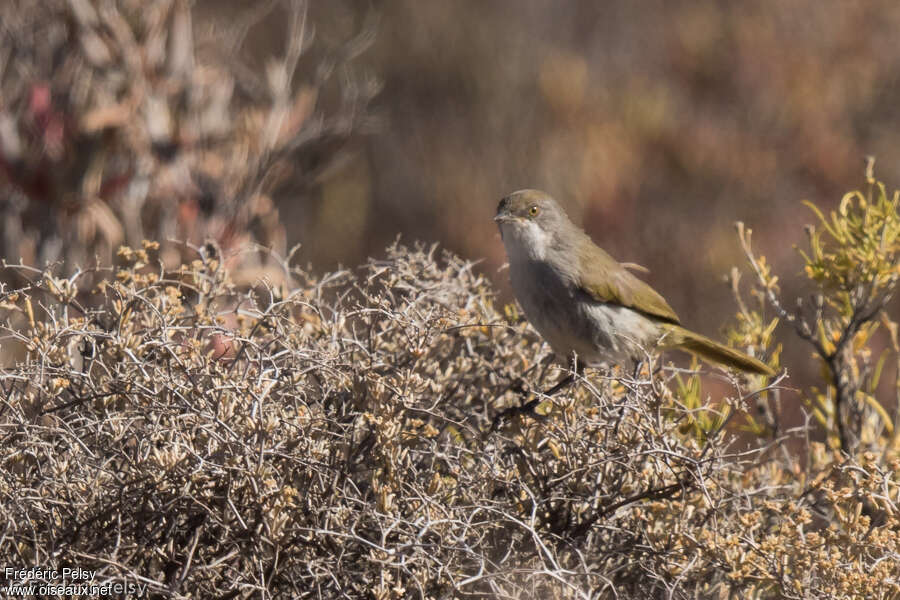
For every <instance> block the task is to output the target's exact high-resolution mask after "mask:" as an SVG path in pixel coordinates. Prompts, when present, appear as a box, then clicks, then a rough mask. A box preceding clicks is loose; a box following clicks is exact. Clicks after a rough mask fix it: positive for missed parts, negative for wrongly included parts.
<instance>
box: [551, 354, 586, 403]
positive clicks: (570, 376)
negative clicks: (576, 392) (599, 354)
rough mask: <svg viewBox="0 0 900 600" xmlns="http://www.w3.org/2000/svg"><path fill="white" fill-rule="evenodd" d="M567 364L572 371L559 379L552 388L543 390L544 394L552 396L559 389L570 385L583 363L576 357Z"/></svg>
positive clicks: (582, 367) (581, 368)
mask: <svg viewBox="0 0 900 600" xmlns="http://www.w3.org/2000/svg"><path fill="white" fill-rule="evenodd" d="M569 365H570V368H571V369H572V372H571V373H569V374H568V375H566V376H565V377H563V378H562V379H561V380H559V381H558V382H557V383H556V384H555V385H554V386H553V387H552V388H550V389H549V390H547V391H546V392H544V394H543V395H544V396H553V395H555V394H556V393H557V392H559V391H560V390H562V389H565V388H567V387H569V386H570V385H572V382H573V381H575V376H576V375H579V374H580V373H581V371H582V370H583V369H584V365H582V364H581V363H580V362H579V361H578V359H577V358H573V359H572V361H571V362H570V363H569Z"/></svg>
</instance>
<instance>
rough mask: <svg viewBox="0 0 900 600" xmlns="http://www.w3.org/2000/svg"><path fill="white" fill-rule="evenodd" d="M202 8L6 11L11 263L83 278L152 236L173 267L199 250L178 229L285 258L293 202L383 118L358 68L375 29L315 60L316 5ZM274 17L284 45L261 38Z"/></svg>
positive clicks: (143, 5)
mask: <svg viewBox="0 0 900 600" xmlns="http://www.w3.org/2000/svg"><path fill="white" fill-rule="evenodd" d="M193 4H194V3H193V2H192V1H190V0H155V1H153V2H144V1H143V0H115V1H110V2H107V1H98V0H36V1H31V0H10V1H8V2H3V3H0V22H2V25H0V210H2V213H3V215H4V218H5V221H4V224H3V229H2V235H0V255H2V256H4V257H10V258H12V259H13V260H19V259H21V260H22V261H23V262H24V263H26V264H29V265H45V264H47V263H52V262H57V261H59V262H65V268H67V269H69V272H72V271H74V270H75V267H76V266H78V265H80V266H82V267H85V266H88V265H92V264H94V263H95V261H97V260H98V259H99V262H100V264H104V265H107V264H109V263H110V261H111V259H112V258H113V254H114V253H115V251H116V249H117V248H118V247H119V246H120V245H121V244H127V245H131V246H139V245H140V243H141V241H142V240H143V239H155V240H159V241H160V243H161V244H162V249H161V255H162V257H163V259H164V260H165V262H166V264H167V265H168V266H169V267H176V266H177V265H178V264H180V262H181V261H182V260H183V259H184V257H183V256H182V255H181V250H182V246H181V245H179V244H177V243H174V242H173V241H172V240H173V239H178V240H187V241H189V242H193V243H196V244H200V243H202V242H203V241H204V240H205V239H208V238H213V239H215V240H217V242H218V243H219V244H220V245H221V246H222V247H223V248H226V249H227V248H243V247H245V246H246V245H247V244H248V243H251V242H255V243H259V244H262V245H265V246H267V247H270V248H275V249H276V250H277V251H278V252H280V253H282V254H283V253H284V252H285V251H286V248H285V245H286V242H285V239H286V233H285V230H284V224H283V223H282V222H281V220H280V218H279V213H278V210H277V209H276V204H277V203H278V201H279V200H283V199H284V197H285V196H288V197H290V198H291V199H295V198H296V197H297V196H298V195H302V193H303V192H304V191H305V190H308V189H309V188H311V187H312V186H314V185H315V184H316V181H317V178H319V177H321V176H322V174H323V173H324V171H325V170H326V169H328V168H329V167H331V166H333V164H334V162H335V160H336V158H338V157H339V156H340V150H341V148H342V146H343V145H344V144H345V143H346V141H347V140H348V139H350V138H351V136H352V135H353V134H355V133H356V131H357V129H359V128H360V127H362V126H364V124H365V122H366V107H367V104H368V102H369V100H370V99H371V98H372V96H373V95H374V93H375V92H376V91H377V88H376V86H374V85H373V84H372V82H370V81H368V80H365V79H362V78H360V77H357V76H356V75H355V74H354V73H353V72H351V71H350V70H349V68H346V67H347V66H348V64H349V63H350V62H351V61H352V60H353V59H354V58H355V57H356V56H358V55H359V54H360V53H361V52H362V51H363V50H364V49H365V47H366V45H367V44H368V42H369V41H370V39H371V28H369V29H365V30H364V31H362V32H361V33H360V35H359V37H358V38H357V39H354V40H351V42H349V43H348V44H347V45H346V46H345V47H340V48H334V49H333V50H332V51H330V52H328V51H326V50H323V49H321V48H319V47H318V46H316V47H315V50H316V53H312V50H313V37H314V36H313V31H314V26H313V24H312V23H310V22H309V19H308V18H307V3H306V2H305V0H283V1H275V2H266V3H256V2H253V3H249V4H248V3H244V4H243V8H242V10H238V9H234V8H232V7H230V5H229V6H224V7H222V6H220V7H219V8H220V9H223V10H226V14H225V15H224V16H221V15H217V16H218V17H219V18H217V19H213V18H207V19H205V20H204V21H203V22H202V23H200V24H197V25H195V23H194V12H195V9H194V6H193ZM208 12H210V13H217V12H218V11H216V10H215V9H210V10H208ZM266 19H268V20H269V21H274V22H275V25H273V26H271V27H270V28H268V29H267V30H266V34H267V40H268V41H270V42H271V43H272V46H273V47H276V48H278V50H277V51H272V52H269V53H268V54H267V53H266V52H264V51H262V50H258V49H256V48H254V47H253V45H252V44H249V43H247V42H246V40H247V38H248V37H249V36H250V35H251V34H255V33H256V27H257V25H258V24H259V23H260V22H261V21H264V20H266ZM314 57H317V58H314ZM324 96H328V97H329V98H330V97H336V98H338V100H327V101H322V97H324ZM241 258H242V259H243V260H244V263H245V264H246V265H247V266H248V268H250V267H252V268H253V269H256V270H258V269H259V268H261V267H260V265H259V261H258V258H259V257H258V256H257V255H254V254H251V253H245V254H242V255H241ZM265 266H268V265H265ZM251 270H252V269H251ZM239 275H240V273H236V274H235V276H236V277H237V276H239ZM248 277H251V278H252V276H248Z"/></svg>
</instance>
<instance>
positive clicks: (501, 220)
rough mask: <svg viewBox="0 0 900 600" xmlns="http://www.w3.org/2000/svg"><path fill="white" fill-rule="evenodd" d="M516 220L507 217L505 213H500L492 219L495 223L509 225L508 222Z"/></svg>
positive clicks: (512, 217)
mask: <svg viewBox="0 0 900 600" xmlns="http://www.w3.org/2000/svg"><path fill="white" fill-rule="evenodd" d="M515 220H516V218H515V217H514V216H512V215H508V214H506V213H500V214H498V215H497V216H495V217H494V222H495V223H509V222H510V221H515Z"/></svg>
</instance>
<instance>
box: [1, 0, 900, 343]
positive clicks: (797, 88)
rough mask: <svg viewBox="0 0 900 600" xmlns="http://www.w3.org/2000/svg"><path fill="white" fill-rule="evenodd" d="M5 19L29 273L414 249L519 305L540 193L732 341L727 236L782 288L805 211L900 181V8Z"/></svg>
mask: <svg viewBox="0 0 900 600" xmlns="http://www.w3.org/2000/svg"><path fill="white" fill-rule="evenodd" d="M110 6H115V7H118V8H117V10H118V11H119V12H120V13H121V14H120V15H118V17H117V16H116V14H113V13H115V12H116V11H115V10H113V9H111V8H110ZM2 10H3V11H4V14H3V15H0V16H2V17H3V20H2V22H3V25H2V27H3V30H2V33H3V38H2V40H0V44H2V45H0V49H2V52H3V55H2V57H0V64H2V65H3V68H4V72H3V80H2V88H0V90H2V95H0V125H2V127H0V148H2V150H3V160H2V162H0V166H2V167H3V168H2V170H0V205H2V209H3V212H4V215H5V216H6V223H5V225H4V226H5V230H4V235H3V243H4V247H3V252H4V255H5V256H6V257H7V258H9V259H11V260H17V259H18V258H19V257H22V258H23V260H24V261H25V262H29V263H31V264H43V263H44V262H46V261H51V262H53V261H56V262H60V261H61V262H62V263H63V265H64V268H69V269H71V268H73V265H74V264H75V263H79V264H82V265H83V264H84V263H86V262H90V261H91V260H92V257H95V256H97V257H99V258H100V259H101V262H102V261H104V260H109V259H111V257H112V256H113V254H114V252H115V248H116V247H117V246H118V244H120V243H130V244H136V243H139V238H140V237H143V236H148V237H157V238H159V239H164V240H165V239H169V238H174V239H182V240H184V239H186V240H189V241H191V242H193V243H201V242H202V241H203V239H205V238H207V237H211V238H213V239H216V240H218V241H219V242H220V243H222V244H223V245H225V246H227V247H229V248H237V247H240V246H241V244H243V243H245V242H249V241H257V242H260V243H262V244H264V245H266V246H271V247H275V248H276V250H279V251H284V250H285V249H287V248H289V247H291V246H292V245H293V244H295V243H301V244H302V250H301V253H300V254H299V258H300V260H301V261H302V262H306V261H310V262H311V263H312V265H313V267H314V268H315V269H317V270H320V271H324V270H327V269H331V268H334V267H335V266H336V265H338V264H339V263H340V264H343V265H347V266H351V265H355V264H357V263H359V262H360V261H362V260H364V259H365V258H366V257H367V256H370V255H378V254H380V253H381V252H382V251H383V249H384V247H385V246H386V245H387V244H389V243H390V242H391V241H392V240H393V239H394V238H395V237H396V236H397V235H398V234H401V235H402V239H403V240H406V241H413V240H425V241H428V242H432V241H436V242H440V244H441V245H442V246H444V247H447V248H449V249H451V250H453V251H455V252H457V253H459V254H461V255H463V256H465V257H468V258H472V259H483V263H482V267H481V268H483V269H484V270H485V272H486V273H488V274H489V275H490V276H491V277H492V278H494V280H495V281H497V283H498V286H499V287H500V289H501V290H502V294H503V298H504V299H508V298H509V292H508V287H507V285H506V275H505V273H502V272H498V268H499V267H500V266H501V264H502V263H503V261H504V256H503V249H502V245H501V242H500V240H499V236H498V235H497V233H496V229H495V227H494V224H493V223H492V221H491V217H492V215H493V212H494V209H495V206H496V203H497V201H498V199H499V198H500V197H501V196H502V195H504V194H506V193H508V192H510V191H512V190H515V189H518V188H523V187H537V188H542V189H545V190H547V191H549V192H551V193H552V194H553V195H555V196H556V197H557V198H558V199H559V200H560V201H561V202H562V203H563V204H564V205H565V206H566V207H567V208H568V210H569V212H570V215H571V216H572V217H573V220H575V221H576V222H580V223H581V224H583V225H584V227H585V228H586V229H587V230H588V232H589V233H590V234H591V235H592V236H593V237H594V239H595V240H596V241H597V242H598V243H599V244H601V245H602V246H604V247H605V248H606V249H607V250H608V251H610V253H612V254H613V256H615V257H616V258H618V259H619V260H623V261H633V262H637V263H641V264H643V265H645V266H646V267H648V268H649V269H650V274H649V275H648V276H647V279H648V280H649V281H650V282H651V283H652V285H653V286H654V287H656V288H657V289H658V290H659V291H660V292H661V293H663V294H664V295H665V296H666V298H667V299H668V300H669V302H670V304H671V305H672V306H673V307H674V308H675V309H676V311H677V312H678V313H679V314H680V315H681V316H682V319H683V320H684V322H685V323H686V324H687V325H689V326H691V327H692V328H695V329H698V330H700V331H702V332H705V333H709V334H716V332H717V331H718V329H719V327H720V325H721V323H722V322H723V320H724V319H726V318H727V317H728V316H729V315H731V314H732V313H733V312H734V304H733V302H732V301H731V298H730V292H729V290H728V288H727V286H725V285H723V284H722V279H723V276H724V275H725V274H726V273H727V272H728V271H729V269H730V267H731V266H732V265H735V264H737V265H743V259H742V256H741V254H740V250H739V246H738V243H737V239H736V236H735V234H734V229H733V226H732V224H733V222H734V221H736V220H742V221H744V222H746V223H747V225H748V226H749V227H752V228H753V229H754V230H755V236H754V240H755V244H756V248H757V250H758V251H759V252H760V253H762V254H765V255H767V256H768V257H769V258H770V259H771V260H772V261H774V262H775V263H776V265H777V266H776V270H777V271H778V272H780V273H781V275H782V276H783V279H784V281H785V282H786V287H787V290H786V291H787V293H788V294H791V293H794V292H795V291H796V290H794V289H793V287H792V284H791V280H792V279H794V278H795V276H796V275H798V274H799V264H800V263H799V261H798V260H797V259H796V255H795V252H794V250H793V249H792V244H794V243H803V241H804V239H803V234H802V228H801V226H802V224H804V223H806V222H811V221H812V215H811V214H810V213H809V211H808V210H807V209H806V208H804V207H803V206H802V205H801V204H800V200H802V199H810V200H813V201H815V202H817V203H818V204H819V205H820V206H823V208H829V207H833V206H834V205H835V204H836V203H837V202H838V201H839V199H840V197H841V195H842V194H843V193H844V192H845V191H848V190H850V189H854V188H857V187H860V186H861V185H862V184H863V166H864V158H865V156H866V155H874V156H876V157H877V159H878V162H877V164H876V173H877V174H878V175H879V177H880V178H882V179H884V180H886V181H887V182H888V185H889V186H895V185H897V182H898V179H900V177H898V175H900V173H898V158H900V155H898V153H900V151H898V148H897V146H896V143H895V140H894V137H895V132H896V131H897V130H898V126H900V112H898V106H900V87H898V77H900V44H898V43H897V36H896V32H897V31H900V4H898V3H896V2H890V1H883V2H847V1H844V0H827V1H823V0H799V1H795V2H790V3H785V2H780V1H778V0H767V1H764V2H752V3H750V2H699V3H698V2H689V1H665V2H664V1H662V0H658V1H652V0H649V1H642V2H597V1H595V0H572V1H570V2H565V3H560V2H554V1H551V0H505V1H493V2H483V1H477V0H453V1H440V2H439V1H433V2H422V1H421V0H418V1H417V0H372V1H370V2H364V1H359V0H313V1H311V2H310V3H309V4H308V5H307V4H305V3H303V2H272V3H259V2H255V1H254V2H236V1H230V2H222V1H220V0H200V1H198V2H196V3H191V2H188V1H187V0H157V1H156V2H150V3H144V2H138V1H137V0H120V1H119V2H115V3H108V2H94V1H93V0H69V1H62V0H40V1H39V2H35V3H32V2H19V1H12V0H11V1H10V2H8V3H7V4H6V5H5V8H3V9H2ZM129 32H130V33H129ZM298 39H300V40H301V42H302V43H301V42H297V40H298ZM279 61H280V62H279ZM279 64H280V65H282V67H284V65H287V66H286V67H284V68H281V69H280V70H279V68H278V67H277V65H279ZM23 65H24V66H23ZM116 111H118V112H116ZM54 144H55V145H54ZM172 248H173V247H169V251H170V252H169V254H168V255H166V256H168V258H170V259H171V260H175V259H176V258H177V256H176V255H177V254H178V252H177V247H175V248H176V250H173V249H172ZM164 254H165V253H164ZM182 254H184V253H182ZM187 254H190V253H187ZM255 260H256V262H255V263H251V267H252V265H254V264H255V265H257V266H258V265H260V264H262V263H264V262H265V259H264V258H258V257H257V258H256V259H255ZM248 273H249V276H251V277H252V276H253V275H254V271H253V269H252V268H251V269H249V271H248Z"/></svg>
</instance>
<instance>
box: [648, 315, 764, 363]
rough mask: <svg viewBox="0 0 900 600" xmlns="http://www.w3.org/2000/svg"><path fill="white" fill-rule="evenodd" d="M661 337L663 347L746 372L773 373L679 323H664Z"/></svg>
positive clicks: (740, 353) (735, 351) (751, 359)
mask: <svg viewBox="0 0 900 600" xmlns="http://www.w3.org/2000/svg"><path fill="white" fill-rule="evenodd" d="M663 332H664V335H663V338H662V340H661V341H660V345H661V346H662V347H663V348H678V349H679V350H684V351H685V352H690V353H691V354H694V355H696V356H698V357H700V358H702V359H703V360H707V361H710V362H713V363H717V364H720V365H725V366H726V367H734V368H735V369H740V370H741V371H745V372H747V373H757V374H759V375H769V376H772V375H775V371H774V370H772V368H771V367H770V366H769V365H767V364H765V363H763V362H762V361H759V360H757V359H755V358H753V357H752V356H747V355H746V354H744V353H743V352H741V351H739V350H735V349H734V348H729V347H728V346H723V345H722V344H720V343H718V342H714V341H713V340H711V339H709V338H708V337H706V336H705V335H700V334H699V333H694V332H693V331H689V330H687V329H685V328H684V327H681V326H679V325H672V324H666V325H664V326H663Z"/></svg>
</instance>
